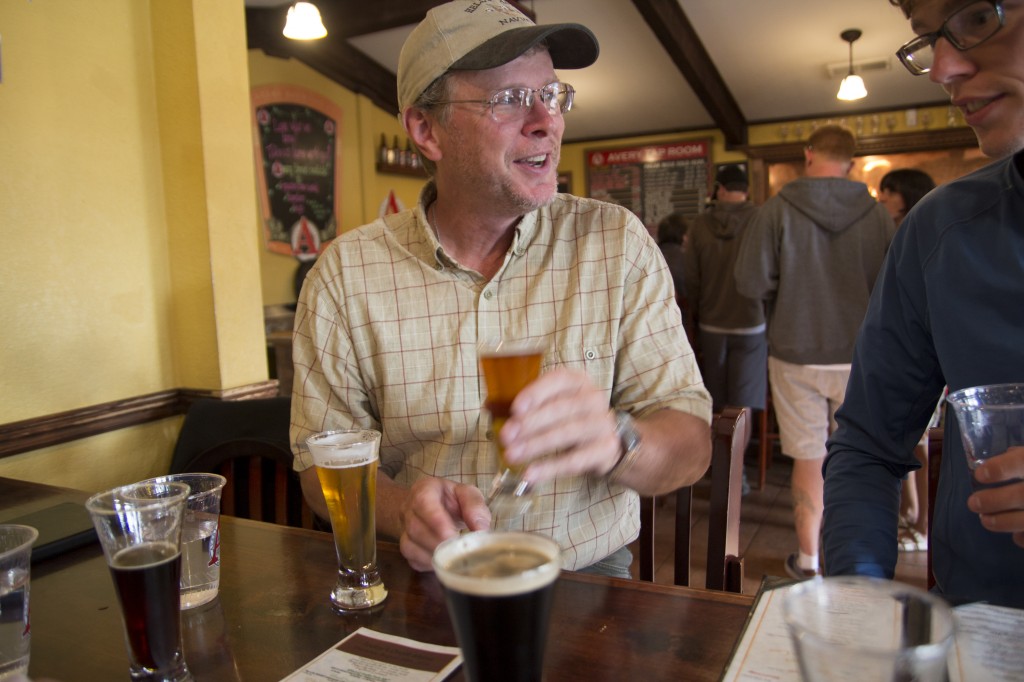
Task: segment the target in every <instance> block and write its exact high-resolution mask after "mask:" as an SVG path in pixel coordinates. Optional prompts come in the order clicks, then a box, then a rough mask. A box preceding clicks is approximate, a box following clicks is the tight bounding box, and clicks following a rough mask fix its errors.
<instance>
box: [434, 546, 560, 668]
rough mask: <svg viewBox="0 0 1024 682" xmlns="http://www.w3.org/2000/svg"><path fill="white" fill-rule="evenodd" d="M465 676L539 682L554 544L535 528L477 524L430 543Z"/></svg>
mask: <svg viewBox="0 0 1024 682" xmlns="http://www.w3.org/2000/svg"><path fill="white" fill-rule="evenodd" d="M433 563H434V571H435V572H436V573H437V577H438V579H439V580H440V581H441V584H442V585H443V586H444V592H445V601H446V602H447V605H448V615H449V617H450V618H451V621H452V625H453V626H454V628H455V638H456V640H457V641H458V643H459V649H461V650H462V658H463V661H464V666H465V674H466V678H467V679H468V680H469V682H540V680H541V678H542V672H543V668H544V648H545V645H546V644H547V638H548V623H549V621H550V616H551V604H552V601H553V599H554V594H555V583H556V581H557V579H558V575H559V573H560V571H561V565H562V564H561V550H560V548H559V546H558V543H557V542H555V541H554V540H552V539H551V538H549V537H547V536H545V535H539V534H537V533H518V532H502V531H486V530H485V531H477V532H475V533H465V534H462V535H458V536H455V537H453V538H450V539H448V540H445V541H444V542H442V543H441V544H440V545H438V546H437V549H436V550H434V561H433Z"/></svg>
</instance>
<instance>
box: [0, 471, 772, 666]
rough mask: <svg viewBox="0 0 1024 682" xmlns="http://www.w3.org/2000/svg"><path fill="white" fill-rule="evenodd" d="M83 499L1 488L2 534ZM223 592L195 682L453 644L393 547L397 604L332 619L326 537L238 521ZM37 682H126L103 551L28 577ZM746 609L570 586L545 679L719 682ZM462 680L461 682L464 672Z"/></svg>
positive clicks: (675, 594) (593, 581)
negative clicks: (350, 644)
mask: <svg viewBox="0 0 1024 682" xmlns="http://www.w3.org/2000/svg"><path fill="white" fill-rule="evenodd" d="M84 497H85V495H84V494H81V493H76V492H74V491H67V490H64V489H59V488H50V487H47V486H40V485H36V484H30V483H24V482H19V481H12V480H10V479H3V478H0V521H2V520H4V519H9V518H12V517H15V516H19V515H21V514H24V513H27V512H29V511H34V510H35V509H37V508H39V507H42V506H46V505H48V504H52V503H54V502H56V501H62V500H67V499H73V500H82V499H84ZM221 536H222V538H221V552H222V559H221V586H220V595H219V598H218V599H216V600H214V601H213V602H211V603H210V604H208V605H206V606H203V607H199V608H197V609H192V610H189V611H184V612H182V625H183V633H184V634H183V637H184V640H185V658H186V660H187V662H188V665H189V668H190V669H191V670H192V671H193V673H194V674H195V676H196V678H197V679H198V680H217V681H218V682H219V681H221V680H280V679H281V678H283V677H285V676H286V675H288V674H290V673H291V672H293V671H294V670H296V669H297V668H299V667H300V666H302V665H303V664H305V663H306V662H308V661H310V660H311V659H313V658H315V657H316V656H318V655H319V654H320V653H322V652H323V651H325V650H326V649H328V648H329V647H331V646H332V645H333V644H335V643H336V642H338V641H339V640H340V639H342V638H343V637H345V636H346V635H347V634H349V633H350V632H352V631H354V630H355V629H357V628H359V627H368V628H371V629H374V630H378V631H381V632H387V633H391V634H394V635H400V636H403V637H410V638H412V639H416V640H419V641H423V642H431V643H434V644H442V645H454V644H455V638H454V634H453V632H452V629H451V625H450V623H449V621H448V615H447V613H446V611H445V605H444V600H443V597H442V593H441V587H440V585H439V583H438V582H437V579H436V578H435V576H434V575H433V574H431V573H416V572H414V571H412V570H411V569H410V568H409V566H408V564H407V563H406V561H405V560H404V559H403V558H402V556H401V554H400V553H399V551H398V547H397V546H396V545H394V544H391V543H383V542H382V543H380V547H379V551H378V563H379V565H380V569H381V575H382V577H383V578H384V583H385V585H386V586H387V588H388V592H389V594H388V598H387V600H386V601H385V602H384V603H383V604H382V605H381V606H380V607H378V608H377V609H375V610H374V611H372V612H369V613H355V614H346V615H341V614H338V613H337V612H335V611H333V610H332V609H331V607H330V605H329V602H328V592H329V590H330V588H331V587H332V586H333V584H334V580H335V576H336V570H337V569H336V559H335V553H334V544H333V541H332V539H331V536H330V535H329V534H328V533H322V532H317V531H309V530H302V529H296V528H289V527H285V526H277V525H272V524H264V523H258V522H254V521H247V520H243V519H236V518H232V517H226V516H225V517H223V518H222V521H221ZM31 599H32V606H31V608H32V661H31V667H30V670H29V672H30V675H31V676H32V677H33V678H41V677H45V678H53V679H56V680H60V681H61V682H72V681H78V680H87V681H88V680H104V681H106V680H118V679H127V678H128V660H127V654H126V652H125V644H124V637H123V634H122V625H121V617H120V610H119V608H118V604H117V599H116V597H115V595H114V590H113V586H112V584H111V580H110V575H109V573H108V571H107V567H106V564H105V562H104V559H103V556H102V552H101V550H100V547H99V545H98V544H96V545H91V546H87V547H82V548H80V549H76V550H73V551H71V552H68V553H66V554H63V555H61V556H57V557H53V558H50V559H46V560H43V561H40V562H38V563H36V564H35V565H34V566H33V568H32V597H31ZM751 604H752V599H751V598H750V597H748V596H742V595H734V594H726V593H720V592H711V591H706V590H696V589H690V588H682V587H671V586H662V585H654V584H651V583H642V582H638V581H630V580H618V579H613V578H599V577H593V576H584V575H577V574H573V573H563V575H562V577H561V578H560V580H559V583H558V586H557V588H556V598H555V604H554V611H553V614H552V622H551V635H550V638H549V641H548V651H547V655H546V658H545V677H546V679H547V680H550V681H551V682H561V681H562V680H588V681H590V680H593V681H599V680H617V681H619V680H623V679H630V680H645V681H646V680H684V679H685V680H717V679H719V677H720V676H721V674H722V671H723V669H724V666H725V664H726V662H727V660H728V657H729V654H730V652H731V651H732V648H733V646H734V644H735V642H736V640H737V638H738V636H739V633H740V631H741V629H742V627H743V624H744V622H745V621H746V618H747V615H748V613H749V611H750V607H751ZM451 679H452V680H462V679H464V678H463V676H462V672H461V670H459V671H458V672H456V673H455V674H454V675H453V676H452V678H451Z"/></svg>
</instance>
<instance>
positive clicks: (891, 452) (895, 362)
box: [824, 0, 1024, 607]
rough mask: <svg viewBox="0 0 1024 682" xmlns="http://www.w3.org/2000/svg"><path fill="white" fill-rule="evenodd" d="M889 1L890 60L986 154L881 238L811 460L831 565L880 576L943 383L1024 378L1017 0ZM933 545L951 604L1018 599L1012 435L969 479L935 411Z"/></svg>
mask: <svg viewBox="0 0 1024 682" xmlns="http://www.w3.org/2000/svg"><path fill="white" fill-rule="evenodd" d="M890 1H891V2H892V3H893V4H897V5H899V6H900V7H901V8H902V9H903V10H904V13H905V14H906V15H907V17H908V18H910V19H911V23H912V26H913V27H914V29H915V31H917V33H918V37H917V38H915V39H914V40H912V41H910V42H908V43H907V44H906V45H904V46H903V47H902V48H901V49H900V51H899V52H898V53H897V54H898V56H899V57H900V59H901V60H902V61H903V63H904V64H905V65H906V66H907V68H908V69H910V70H911V72H912V73H916V74H922V73H927V74H928V75H929V77H930V78H931V79H932V80H933V81H935V82H936V83H939V84H940V85H942V86H943V88H944V89H945V90H946V91H947V92H948V93H949V95H950V99H951V101H952V103H953V105H954V106H958V107H959V108H960V110H961V111H962V112H963V114H964V119H965V121H966V122H967V123H968V125H970V126H971V127H972V128H973V129H974V131H975V133H976V134H977V137H978V142H979V145H980V147H981V150H982V151H983V152H984V153H985V154H986V155H988V156H991V157H993V158H995V159H999V160H998V161H996V162H995V163H993V164H992V165H990V166H987V167H986V168H983V169H980V170H978V171H975V172H974V173H971V174H969V175H967V176H965V177H963V178H961V179H959V180H955V181H953V182H950V183H947V184H945V185H943V186H941V187H939V188H937V189H936V190H935V191H933V192H931V193H930V194H929V195H928V196H926V197H925V198H924V199H922V200H921V202H920V203H918V204H917V206H915V207H914V209H913V210H911V212H910V214H909V215H908V216H907V218H906V220H904V222H903V223H902V224H901V226H900V229H899V231H898V232H897V234H896V238H895V239H894V240H893V243H892V246H891V247H890V251H889V254H888V256H887V259H886V263H885V267H884V268H883V270H882V273H881V275H880V276H879V279H878V282H877V284H876V286H875V288H874V291H873V293H872V298H871V302H870V305H869V307H868V312H867V316H866V317H865V320H864V324H863V327H862V328H861V331H860V334H859V337H858V340H857V344H856V349H855V351H854V359H853V367H852V371H851V374H850V381H849V384H848V389H847V393H846V398H845V401H844V403H843V406H842V408H840V410H839V411H838V413H837V415H836V420H837V422H838V429H837V431H836V432H835V433H834V434H833V436H832V438H831V440H830V442H829V454H828V457H827V459H826V460H825V464H824V476H825V517H824V562H825V571H826V572H827V573H828V574H830V575H836V574H863V575H875V576H883V577H892V575H893V572H894V569H895V564H896V556H897V544H896V529H897V514H898V510H899V491H900V481H901V479H902V478H903V476H905V475H906V473H907V472H908V471H911V470H913V469H915V468H917V466H918V465H917V462H916V460H915V459H914V456H913V449H914V444H915V443H916V442H917V440H918V438H919V437H920V436H921V434H922V432H923V430H924V428H925V426H926V424H927V423H928V420H929V417H930V416H931V413H932V410H933V408H934V406H935V401H936V399H937V398H938V397H939V394H940V392H941V391H942V388H943V387H944V386H945V385H947V384H948V385H949V390H950V392H952V391H955V390H957V389H960V388H965V387H969V386H978V385H985V384H995V383H1009V382H1024V151H1022V150H1024V5H1022V3H1020V2H1016V1H1014V2H1009V1H1006V2H999V1H988V0H986V1H977V2H957V3H954V4H952V5H950V4H949V3H948V2H946V1H945V0H890ZM976 483H982V484H997V483H998V484H1002V485H999V486H998V487H992V488H987V489H978V488H977V486H976ZM931 551H932V552H933V571H934V575H935V579H936V583H937V588H938V589H939V591H941V592H942V593H943V594H944V595H945V596H946V597H947V598H949V599H950V600H951V601H954V602H960V601H973V600H985V601H989V602H992V603H995V604H1002V605H1008V606H1016V607H1024V578H1022V575H1024V574H1022V569H1024V448H1011V449H1010V450H1008V451H1007V452H1006V453H1004V454H1002V455H1000V456H997V457H994V458H992V459H990V460H988V461H987V462H986V463H984V464H982V465H981V466H980V467H979V468H978V469H977V470H976V471H975V472H974V475H973V479H972V475H971V471H970V470H969V469H968V467H967V460H966V457H965V455H964V448H963V445H962V441H961V439H960V433H959V430H958V428H957V425H956V420H955V419H946V425H945V436H944V453H943V458H942V466H941V474H940V482H939V489H938V494H937V500H936V504H935V518H934V520H933V526H932V543H931Z"/></svg>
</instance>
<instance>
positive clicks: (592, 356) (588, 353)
mask: <svg viewBox="0 0 1024 682" xmlns="http://www.w3.org/2000/svg"><path fill="white" fill-rule="evenodd" d="M583 356H584V357H586V358H587V360H594V359H596V358H597V351H596V350H594V349H593V348H588V349H587V350H586V352H585V353H584V354H583Z"/></svg>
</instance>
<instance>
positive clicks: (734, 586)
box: [639, 407, 751, 592]
mask: <svg viewBox="0 0 1024 682" xmlns="http://www.w3.org/2000/svg"><path fill="white" fill-rule="evenodd" d="M750 415H751V413H750V408H747V407H743V408H738V407H726V408H725V409H724V410H722V412H721V414H716V415H715V417H714V419H713V421H712V423H711V441H712V444H711V467H710V469H709V470H708V476H709V477H710V482H711V491H710V498H709V503H708V544H707V547H708V551H707V564H706V566H707V578H706V581H705V585H706V587H707V588H708V589H712V590H726V591H729V592H741V591H742V589H743V559H742V557H740V555H739V537H740V499H741V495H742V490H741V489H742V478H743V454H744V452H743V451H744V446H745V444H746V442H747V436H748V430H749V429H750V418H751V416H750ZM672 494H674V495H675V497H676V511H675V531H674V550H673V565H674V576H673V579H674V582H675V584H676V585H689V584H690V554H691V551H690V544H691V531H692V527H693V522H692V516H693V487H692V486H687V487H684V488H680V489H679V490H677V491H675V492H674V493H672ZM654 519H655V499H654V498H652V497H642V498H641V499H640V538H639V545H640V550H639V551H640V557H639V559H640V579H641V580H648V581H653V580H654V565H655V560H654Z"/></svg>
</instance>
